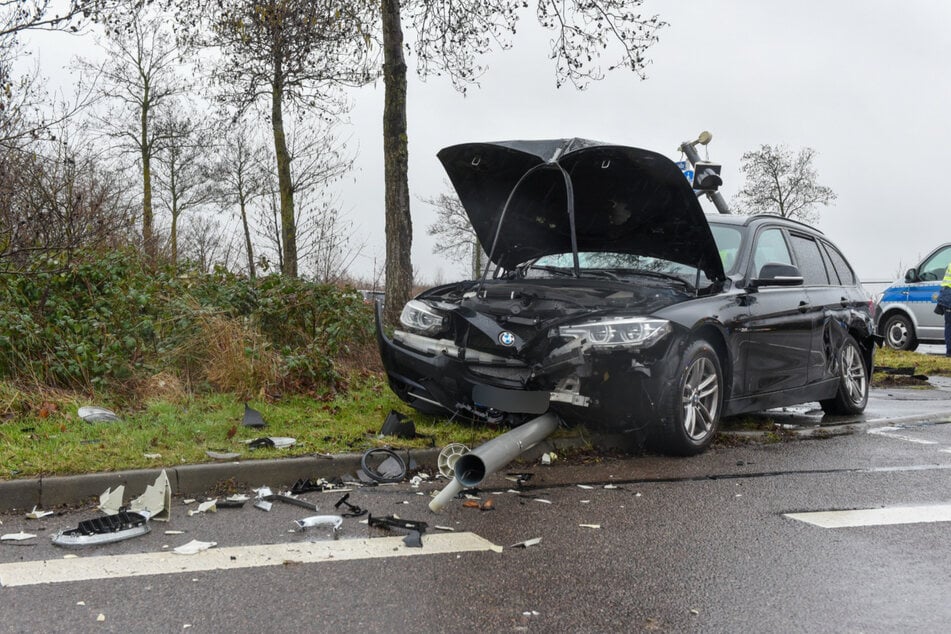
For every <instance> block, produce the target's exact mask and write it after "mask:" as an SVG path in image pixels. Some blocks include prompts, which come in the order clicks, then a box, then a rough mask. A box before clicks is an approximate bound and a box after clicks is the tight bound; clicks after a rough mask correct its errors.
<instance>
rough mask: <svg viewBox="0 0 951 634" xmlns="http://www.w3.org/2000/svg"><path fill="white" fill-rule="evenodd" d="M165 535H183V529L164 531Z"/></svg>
mask: <svg viewBox="0 0 951 634" xmlns="http://www.w3.org/2000/svg"><path fill="white" fill-rule="evenodd" d="M165 534H166V535H184V534H185V531H165Z"/></svg>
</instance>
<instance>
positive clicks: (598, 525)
mask: <svg viewBox="0 0 951 634" xmlns="http://www.w3.org/2000/svg"><path fill="white" fill-rule="evenodd" d="M578 526H580V527H581V528H601V525H600V524H578Z"/></svg>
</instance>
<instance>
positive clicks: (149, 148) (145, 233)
mask: <svg viewBox="0 0 951 634" xmlns="http://www.w3.org/2000/svg"><path fill="white" fill-rule="evenodd" d="M129 20H130V22H129V25H128V28H122V29H116V30H113V31H110V34H109V36H108V39H107V42H106V53H107V60H106V63H105V65H104V66H103V67H102V68H101V69H97V68H96V67H94V66H92V65H91V64H89V63H84V64H83V65H82V67H83V69H84V71H85V72H87V73H89V72H91V71H98V72H101V75H102V82H101V84H100V87H99V90H100V92H101V94H102V96H103V97H105V98H107V99H109V100H110V101H112V102H113V104H114V105H115V107H114V108H110V109H109V111H108V112H107V113H106V115H105V116H103V117H101V118H100V123H101V124H102V126H103V129H104V131H105V132H106V134H108V135H110V136H111V137H113V138H114V139H115V140H116V141H117V142H118V143H119V145H120V147H124V148H126V149H128V150H130V151H133V152H135V154H136V155H137V157H138V159H139V161H140V166H139V167H140V168H141V170H142V173H141V177H142V242H143V245H144V248H145V253H146V256H147V257H149V258H150V259H153V260H154V259H155V257H156V256H157V253H158V239H157V236H156V234H155V220H154V210H153V203H152V160H153V159H154V158H155V155H156V153H157V152H158V149H159V147H160V146H161V143H162V141H163V140H164V139H165V137H164V135H163V133H162V132H161V131H160V130H159V128H158V126H157V125H156V121H157V117H158V116H159V114H160V113H161V109H162V108H163V107H165V106H166V105H167V104H168V103H169V102H170V101H171V100H172V98H173V97H174V96H175V95H177V94H179V93H181V92H183V91H184V89H185V85H184V81H183V79H182V77H181V75H180V66H181V63H180V55H183V54H184V53H185V51H184V50H183V49H181V48H180V47H178V46H177V45H176V43H175V42H174V40H173V38H172V34H171V32H170V31H169V28H168V26H167V22H166V21H165V20H164V19H163V18H162V17H161V16H160V15H157V14H154V13H150V12H149V11H148V10H146V9H134V12H133V13H132V14H131V15H130V16H129Z"/></svg>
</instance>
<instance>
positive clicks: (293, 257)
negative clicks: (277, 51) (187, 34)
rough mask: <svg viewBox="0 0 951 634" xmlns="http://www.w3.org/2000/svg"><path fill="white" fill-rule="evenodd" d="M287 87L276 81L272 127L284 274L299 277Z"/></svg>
mask: <svg viewBox="0 0 951 634" xmlns="http://www.w3.org/2000/svg"><path fill="white" fill-rule="evenodd" d="M282 99H283V86H282V84H281V81H280V78H279V76H278V78H276V79H275V82H274V86H273V88H272V93H271V127H272V128H273V129H274V153H275V155H276V156H277V183H278V189H279V190H280V192H281V242H283V252H284V253H283V258H282V265H281V273H283V274H284V275H287V276H289V277H297V227H296V225H295V219H294V190H293V189H292V184H291V155H290V153H289V152H288V151H287V138H286V137H285V136H284V114H283V109H282Z"/></svg>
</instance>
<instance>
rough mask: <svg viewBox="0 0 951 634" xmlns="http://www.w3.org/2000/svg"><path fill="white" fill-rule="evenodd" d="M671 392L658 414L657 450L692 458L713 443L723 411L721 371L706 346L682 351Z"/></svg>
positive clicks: (700, 341) (698, 342)
mask: <svg viewBox="0 0 951 634" xmlns="http://www.w3.org/2000/svg"><path fill="white" fill-rule="evenodd" d="M674 380H675V381H676V383H675V385H674V387H673V389H672V390H671V392H670V394H669V396H668V397H667V399H666V405H665V407H664V411H662V412H659V414H660V416H659V418H660V421H659V423H660V430H659V431H660V436H659V438H658V440H659V445H660V446H659V449H660V450H661V451H663V452H664V453H667V454H672V455H677V456H693V455H696V454H699V453H702V452H703V451H706V449H707V447H709V446H710V444H711V443H712V442H713V439H714V438H715V437H716V435H717V431H719V429H720V412H721V411H722V409H723V396H724V395H723V370H722V369H721V368H720V359H719V357H717V353H716V351H715V350H714V349H713V346H711V345H710V343H709V342H707V341H705V340H703V339H698V340H696V341H693V342H691V343H690V344H689V345H688V346H687V349H686V350H685V351H684V354H683V357H682V361H681V363H680V366H679V368H678V369H677V374H676V375H675V379H674Z"/></svg>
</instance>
